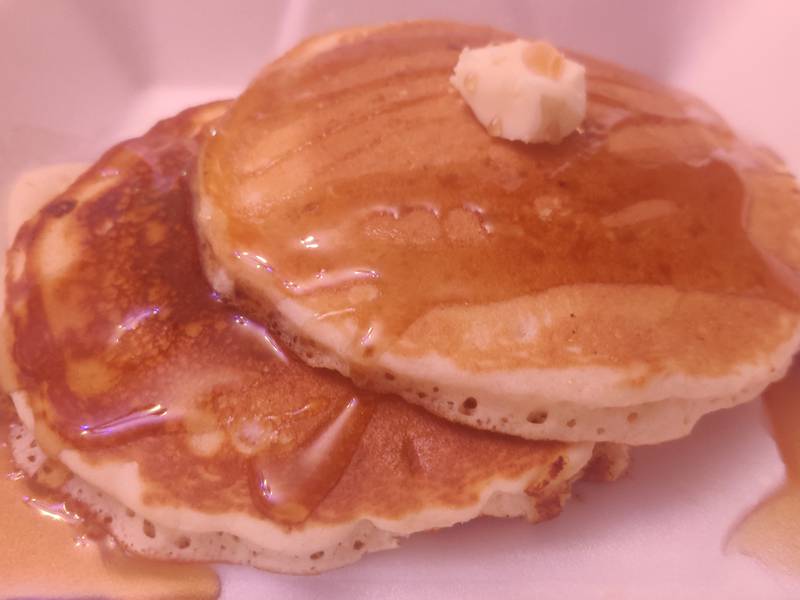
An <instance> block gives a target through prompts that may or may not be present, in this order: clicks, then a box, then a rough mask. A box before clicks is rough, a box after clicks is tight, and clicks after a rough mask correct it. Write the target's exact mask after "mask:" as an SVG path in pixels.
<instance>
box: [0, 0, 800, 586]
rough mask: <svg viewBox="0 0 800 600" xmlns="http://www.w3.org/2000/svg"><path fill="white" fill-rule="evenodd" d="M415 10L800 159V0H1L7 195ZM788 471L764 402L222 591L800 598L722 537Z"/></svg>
mask: <svg viewBox="0 0 800 600" xmlns="http://www.w3.org/2000/svg"><path fill="white" fill-rule="evenodd" d="M413 17H449V18H453V19H459V20H465V21H477V22H486V23H491V24H495V25H498V26H500V27H503V28H506V29H512V30H514V31H516V32H518V33H519V34H520V35H525V36H530V37H547V38H549V39H551V40H552V41H554V42H556V43H557V44H561V45H566V46H569V47H572V48H575V49H579V50H584V51H588V52H592V53H594V54H597V55H599V56H603V57H606V58H609V59H612V60H615V61H617V62H620V63H623V64H626V65H628V66H630V67H633V68H635V69H638V70H641V71H644V72H646V73H649V74H651V75H653V76H655V77H658V78H659V79H662V80H665V81H670V82H674V83H675V84H677V85H679V86H682V87H685V88H686V89H688V90H690V91H693V92H696V93H698V94H700V95H701V96H702V97H704V98H705V99H707V100H709V101H710V102H711V104H712V105H714V106H715V107H716V108H718V109H719V110H720V111H721V112H722V113H723V114H724V115H725V116H726V117H728V118H729V119H730V120H731V122H732V123H733V124H734V125H735V126H736V127H737V128H738V129H739V130H740V131H742V132H744V133H745V134H746V135H747V136H750V137H753V138H754V139H757V140H759V141H761V142H764V143H767V144H768V145H770V146H772V147H773V148H775V149H776V150H778V151H779V152H780V153H781V154H782V155H783V156H784V157H785V158H786V159H787V161H788V162H789V164H790V165H791V166H792V167H793V168H794V170H795V171H798V170H800V142H798V140H797V139H796V138H797V135H798V133H800V132H799V131H798V130H797V107H798V106H800V83H798V80H797V78H796V77H797V76H796V70H797V65H798V64H800V41H798V39H797V38H796V37H795V30H796V25H797V23H800V3H797V2H794V1H793V0H786V1H783V2H781V1H779V0H770V1H761V2H759V1H755V0H754V1H751V2H745V1H732V0H718V1H699V0H691V1H690V0H671V1H670V2H661V3H655V2H642V1H640V0H619V1H617V2H613V3H609V2H580V1H578V0H560V1H559V2H550V3H547V2H528V3H521V2H511V1H509V2H496V3H488V2H480V1H478V0H469V1H464V0H462V1H461V2H458V3H452V6H449V5H448V4H441V5H432V3H431V2H425V1H424V0H403V1H402V2H398V3H396V4H393V5H388V4H380V3H378V2H370V1H368V0H363V1H348V2H341V1H340V2H335V3H334V2H325V1H322V0H321V1H319V2H310V1H308V2H306V1H298V2H291V3H288V4H281V3H277V2H256V1H252V2H248V1H244V0H239V1H234V2H225V3H222V2H203V1H193V2H188V1H187V2H183V1H171V2H157V1H156V0H147V1H139V2H126V3H123V2H117V1H102V0H101V1H84V2H74V3H66V2H59V3H56V2H51V3H43V2H42V3H39V2H30V1H26V0H18V1H16V0H0V201H2V199H3V198H5V194H4V193H3V191H2V190H4V189H5V188H6V187H7V186H8V185H10V183H11V182H12V181H13V180H14V178H15V177H16V176H17V175H18V174H19V173H20V172H21V171H23V170H24V169H26V168H30V167H34V166H41V165H44V164H51V163H55V162H73V161H89V160H92V159H93V158H95V157H96V156H97V155H98V154H99V153H100V152H101V151H102V150H104V149H105V148H106V147H108V146H109V145H110V144H112V143H114V142H115V141H119V140H120V139H124V138H125V137H128V136H131V135H135V134H138V133H140V132H142V131H143V130H144V129H145V128H147V127H148V126H149V125H150V124H152V122H153V121H154V120H155V119H157V118H159V117H163V116H168V115H170V114H172V113H174V112H176V111H177V110H179V109H181V108H183V107H185V106H188V105H190V104H193V103H199V102H202V101H205V100H211V99H217V98H223V97H229V96H233V95H235V94H236V93H237V91H238V90H240V89H241V88H242V86H243V85H245V84H246V82H247V80H248V78H249V77H251V76H252V75H253V74H254V73H255V72H256V71H257V69H258V68H259V66H260V65H261V64H263V63H264V62H266V61H267V60H268V59H270V58H271V57H274V56H275V55H276V54H277V53H278V52H279V51H282V50H284V49H286V48H288V47H289V46H290V45H292V44H293V43H295V42H297V41H299V40H300V39H301V38H302V37H304V36H305V35H307V34H309V33H313V32H316V31H321V30H325V29H330V28H334V27H340V26H345V25H352V24H356V23H366V22H376V21H384V20H390V19H398V18H413ZM4 208H5V206H4V205H3V206H2V207H0V218H2V215H3V214H4V210H2V209H4ZM4 229H5V228H3V227H0V235H2V231H3V230H4ZM7 243H8V240H4V239H2V238H0V244H2V246H3V247H5V245H6V244H7ZM782 474H783V467H782V465H781V463H780V460H779V458H778V456H777V453H776V451H775V449H774V445H773V443H772V440H771V438H770V437H769V435H768V433H767V431H766V429H765V426H764V424H763V420H762V417H761V412H760V407H759V406H758V405H756V404H753V405H750V406H744V407H741V408H738V409H735V410H733V411H728V412H726V413H723V414H717V415H713V416H711V417H708V418H706V419H704V420H703V421H702V422H701V424H700V426H699V427H698V428H697V430H696V431H695V432H694V433H693V434H692V435H691V436H690V437H689V438H687V439H685V440H681V441H678V442H674V443H671V444H665V445H662V446H658V447H653V448H640V449H637V450H636V451H635V452H634V466H633V470H632V472H631V474H630V476H629V477H627V478H626V479H625V480H623V481H621V482H618V483H615V484H613V485H601V484H580V485H579V486H577V489H576V494H575V495H576V497H575V498H573V500H572V502H570V503H569V504H568V506H567V508H566V510H565V512H564V514H562V515H561V517H559V518H558V519H556V520H554V521H551V522H548V523H544V524H541V525H538V526H535V527H532V526H529V525H527V524H525V523H522V522H519V521H501V520H493V519H483V520H480V521H478V522H474V523H470V524H468V525H465V526H461V527H456V528H453V529H451V530H448V531H443V532H438V533H433V534H422V535H418V536H416V537H413V538H411V539H409V540H408V541H407V542H406V543H404V544H403V545H402V547H401V548H400V549H399V550H395V551H391V552H386V553H381V554H376V555H372V556H368V557H367V558H365V559H364V560H362V561H361V562H360V563H358V564H356V565H353V566H351V567H348V568H345V569H342V570H340V571H336V572H332V573H328V574H325V575H321V576H318V577H308V578H301V577H286V576H277V575H270V574H267V573H260V572H257V571H254V570H251V569H245V568H236V567H221V568H220V573H221V576H222V581H223V598H230V599H233V598H236V599H247V598H272V597H274V598H282V599H283V600H289V599H292V598H306V597H316V596H325V597H326V598H332V599H335V598H347V600H356V599H358V598H362V597H364V598H365V597H370V598H371V597H383V598H421V599H424V598H449V597H452V598H484V597H508V598H517V597H518V598H533V597H535V598H542V599H547V598H557V597H558V598H564V597H567V598H576V597H580V598H598V599H600V598H603V599H612V598H613V599H617V598H641V597H646V598H662V597H663V598H675V597H681V598H682V597H687V598H695V597H698V598H699V597H705V598H755V597H758V598H787V599H788V598H798V597H800V578H793V577H790V576H786V575H783V574H780V573H777V572H774V571H770V570H768V569H766V568H764V567H762V566H761V565H760V564H759V563H757V562H755V561H754V560H752V559H749V558H747V557H743V556H739V555H736V554H726V553H725V552H724V542H725V538H726V536H727V534H728V532H729V530H730V528H731V527H732V526H733V525H734V524H735V523H736V521H737V520H738V519H739V518H741V517H742V516H743V515H744V514H745V513H746V512H747V510H748V509H749V508H750V507H752V506H753V505H754V504H755V503H756V502H757V501H758V500H759V499H760V498H761V497H763V496H764V495H766V494H767V493H768V492H769V491H770V490H772V489H773V488H774V487H776V486H777V485H778V483H779V482H780V481H781V478H782ZM0 593H1V592H0Z"/></svg>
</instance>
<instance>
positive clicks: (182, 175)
mask: <svg viewBox="0 0 800 600" xmlns="http://www.w3.org/2000/svg"><path fill="white" fill-rule="evenodd" d="M203 110H204V109H203V108H199V109H196V110H195V111H189V112H187V113H184V114H182V115H179V116H178V117H176V118H173V119H170V120H167V121H165V122H163V123H162V124H160V125H159V126H157V127H156V128H154V129H153V130H152V131H151V132H149V133H148V134H147V135H146V136H144V137H143V138H140V139H137V140H132V141H130V142H126V143H124V144H122V145H121V146H119V147H117V148H115V149H113V150H112V151H110V152H109V153H108V154H107V155H106V156H105V157H103V158H102V159H101V160H100V161H99V162H98V163H97V164H96V165H95V166H94V167H92V169H90V170H89V171H88V172H87V175H86V176H85V177H84V178H83V179H82V180H81V181H79V182H78V183H77V184H76V185H74V186H72V187H71V188H70V189H68V190H67V191H66V192H65V193H64V194H62V195H61V196H59V197H57V198H55V199H54V200H53V201H52V202H51V203H50V204H49V205H48V206H47V207H45V209H44V210H43V211H42V212H41V213H40V214H39V215H38V216H37V217H36V218H35V219H34V220H32V221H30V222H29V223H28V224H27V225H26V226H25V227H23V229H22V230H21V232H20V233H19V235H18V237H17V240H16V242H15V245H14V247H13V248H12V250H11V254H10V261H11V263H12V264H17V260H16V259H17V258H18V257H19V256H25V257H26V258H27V260H26V261H25V269H24V270H23V272H22V274H21V276H20V277H18V278H14V277H10V278H9V285H8V292H9V293H8V308H9V310H8V315H9V317H10V320H11V330H12V338H13V341H14V343H13V347H12V348H11V350H12V355H13V358H14V363H15V366H16V368H17V371H18V373H17V375H18V379H19V383H20V387H21V389H23V390H24V391H25V392H27V396H28V398H29V400H30V402H31V404H32V407H33V410H34V413H35V416H36V420H37V431H36V435H37V440H38V441H39V444H40V446H41V447H42V448H43V449H44V450H45V451H46V452H47V453H49V454H50V455H54V454H56V453H58V452H59V451H60V450H61V449H62V447H63V446H64V445H67V446H73V447H76V448H78V449H80V450H82V457H83V458H84V460H87V461H90V462H94V463H103V462H104V461H117V462H130V461H135V462H137V463H138V465H139V472H140V475H141V477H142V478H143V480H144V483H145V489H146V494H145V496H146V498H147V501H148V502H152V503H153V504H167V505H170V506H186V507H189V508H192V509H194V510H197V511H202V512H205V513H207V514H216V513H220V512H236V511H238V512H241V513H243V514H245V515H248V516H252V517H254V518H255V519H270V520H272V521H273V522H275V523H277V524H279V525H281V526H282V527H284V528H285V529H291V528H295V527H304V526H307V525H309V524H317V523H319V522H322V523H334V524H340V523H342V522H349V520H350V519H362V518H363V515H364V514H369V515H378V516H383V517H385V518H387V519H401V518H403V517H404V516H405V515H407V514H408V513H409V512H410V511H417V510H422V509H424V508H426V507H428V506H429V505H431V504H434V505H440V504H442V503H445V504H446V505H453V506H458V507H460V506H464V505H465V504H468V503H470V502H472V501H473V500H474V498H476V497H478V494H479V493H480V492H481V490H482V486H483V485H485V483H486V482H487V481H489V480H493V479H494V478H499V477H504V478H508V479H514V478H517V477H520V476H521V475H523V474H525V473H528V472H530V471H531V470H532V469H535V468H539V467H540V466H542V465H549V464H551V463H552V462H559V460H560V459H561V456H562V453H565V452H567V451H568V448H567V447H566V446H565V445H564V444H559V443H554V442H531V441H527V440H523V439H519V438H514V437H510V436H503V435H497V434H492V433H488V432H483V431H478V430H475V429H471V428H465V427H461V426H458V425H454V424H452V423H450V422H447V421H445V420H442V419H439V418H437V417H434V416H433V415H430V414H429V413H427V412H425V411H423V410H422V409H419V408H416V407H413V406H411V405H409V404H407V403H405V402H402V401H400V400H398V399H397V398H395V397H390V396H380V395H375V394H371V393H370V392H366V391H362V390H359V389H357V388H356V387H354V386H353V385H352V383H351V382H350V381H348V380H347V379H345V378H343V377H341V376H339V375H338V374H335V373H332V372H330V371H326V370H319V369H311V368H310V367H308V366H306V365H305V364H304V363H301V362H300V361H298V360H297V359H295V358H294V357H293V356H292V355H291V354H289V353H288V352H287V351H285V350H284V349H282V348H281V346H280V344H279V343H278V342H277V341H276V340H275V339H273V337H272V336H271V334H270V332H269V330H268V329H267V328H265V327H264V326H262V325H260V324H259V323H258V322H256V321H254V320H252V319H251V318H249V317H248V316H247V314H246V313H245V312H243V309H242V307H241V306H236V305H233V304H231V303H228V302H225V301H223V300H222V299H221V298H220V297H219V296H218V295H217V294H216V293H214V292H213V291H212V290H211V288H210V286H209V285H208V283H207V282H206V280H205V277H204V274H203V272H202V269H201V262H200V256H199V251H198V240H197V238H196V236H195V233H194V228H193V223H192V218H191V206H190V204H191V194H190V190H189V186H188V177H187V176H186V173H187V170H188V169H189V168H190V167H191V164H192V160H193V156H194V155H195V153H196V151H197V146H196V140H194V138H193V137H192V136H193V135H194V134H193V133H191V132H193V131H194V127H193V126H192V123H193V121H194V120H196V119H197V118H198V117H197V115H198V112H199V114H202V111H203ZM107 172H115V173H116V174H117V175H115V176H114V177H118V178H116V179H113V180H112V181H111V182H110V183H109V184H108V185H107V186H106V187H105V188H103V189H99V188H98V187H97V185H98V182H103V181H104V179H103V173H107ZM87 189H88V190H89V191H90V192H91V193H89V194H88V198H85V197H84V196H85V195H86V194H87V191H86V190H87ZM78 198H81V199H82V200H81V202H77V201H76V200H77V199H78ZM58 227H63V228H65V229H66V233H65V234H64V235H65V241H64V243H63V244H59V245H58V246H57V248H58V252H59V253H63V252H65V251H66V250H67V249H69V248H72V247H75V246H76V245H78V244H79V246H80V249H81V250H80V252H79V253H78V254H77V259H76V260H75V262H74V263H72V264H70V265H69V266H68V267H65V268H64V269H63V270H62V271H61V272H60V273H59V274H58V276H52V275H45V274H44V273H43V272H42V270H43V269H45V268H46V267H47V265H50V264H51V263H52V261H53V260H55V259H56V258H58V257H57V256H53V255H52V254H51V253H50V252H49V251H48V250H49V249H51V248H52V247H53V246H52V245H51V244H49V243H48V242H47V240H48V239H49V236H50V235H52V234H53V232H54V231H56V230H57V228H58ZM73 236H74V237H73ZM40 424H43V425H42V426H41V427H40V426H39V425H40ZM49 432H50V433H49ZM53 432H54V433H55V434H56V435H53ZM559 464H561V465H562V466H563V460H561V462H560V463H559ZM537 472H538V471H537Z"/></svg>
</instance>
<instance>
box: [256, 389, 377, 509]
mask: <svg viewBox="0 0 800 600" xmlns="http://www.w3.org/2000/svg"><path fill="white" fill-rule="evenodd" d="M373 409H374V405H373V404H372V403H369V402H364V401H362V400H359V399H358V398H355V397H354V398H353V399H352V400H350V401H349V402H348V403H347V404H346V405H345V406H344V408H343V409H342V410H341V412H340V413H339V414H338V415H337V416H336V417H335V418H334V419H333V420H332V421H330V422H329V423H326V424H324V425H323V426H322V427H321V428H320V429H319V430H318V431H317V432H315V433H314V434H313V435H312V437H311V439H310V440H309V441H308V442H307V443H306V444H304V445H303V446H301V447H299V448H291V449H290V450H289V451H287V452H284V453H283V454H282V455H275V454H271V453H270V454H260V455H258V456H256V457H255V458H254V459H253V461H252V463H251V490H252V491H253V496H254V499H255V500H256V502H257V503H258V504H259V506H260V507H261V510H262V511H263V512H264V513H265V514H266V515H268V516H269V517H270V518H272V519H275V520H276V521H281V522H283V523H287V524H294V525H296V524H299V523H302V522H303V521H305V520H306V519H307V518H308V517H309V516H310V515H311V513H312V512H313V511H314V509H315V508H316V507H317V506H318V505H319V503H320V502H322V500H323V499H324V498H325V496H326V495H327V494H328V493H329V492H330V491H331V490H332V489H333V487H334V486H335V485H336V483H337V482H338V481H339V479H341V477H342V475H343V473H344V470H345V469H346V468H347V467H348V465H349V464H350V461H351V459H352V458H353V454H354V453H355V451H356V449H357V448H358V444H359V443H360V441H361V436H362V435H363V433H364V430H365V429H366V427H367V425H368V424H369V420H370V418H371V417H372V411H373Z"/></svg>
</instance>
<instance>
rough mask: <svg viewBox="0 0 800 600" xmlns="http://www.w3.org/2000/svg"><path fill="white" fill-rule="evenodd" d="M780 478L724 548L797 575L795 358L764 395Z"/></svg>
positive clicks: (799, 489) (799, 485) (799, 425)
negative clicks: (783, 477)
mask: <svg viewBox="0 0 800 600" xmlns="http://www.w3.org/2000/svg"><path fill="white" fill-rule="evenodd" d="M764 408H765V410H766V413H767V417H768V419H769V424H770V426H771V429H772V435H773V437H774V438H775V444H776V446H777V447H778V451H779V452H780V456H781V459H782V460H783V464H784V465H785V467H786V481H785V482H784V483H783V484H782V485H781V486H780V487H779V488H778V489H777V490H776V491H775V492H773V493H772V494H771V495H770V496H769V497H768V498H766V499H765V500H763V501H762V502H761V503H760V504H759V505H758V506H757V507H756V508H755V509H753V511H752V512H750V514H748V515H747V516H746V517H745V518H744V519H743V520H742V522H741V523H739V524H738V525H737V526H736V528H735V529H734V531H733V533H732V535H731V536H730V538H729V540H728V544H727V546H728V548H730V549H732V550H737V551H739V552H741V553H743V554H746V555H748V556H753V557H754V558H756V559H758V560H760V561H761V562H763V563H764V564H766V565H768V566H770V567H775V568H778V569H781V570H784V571H788V572H790V573H793V574H795V575H800V359H797V360H795V363H794V365H793V366H792V368H791V369H790V371H789V373H788V374H787V376H786V377H785V378H784V379H782V380H781V381H778V382H777V383H773V384H772V385H771V386H770V387H769V388H767V390H766V392H765V393H764Z"/></svg>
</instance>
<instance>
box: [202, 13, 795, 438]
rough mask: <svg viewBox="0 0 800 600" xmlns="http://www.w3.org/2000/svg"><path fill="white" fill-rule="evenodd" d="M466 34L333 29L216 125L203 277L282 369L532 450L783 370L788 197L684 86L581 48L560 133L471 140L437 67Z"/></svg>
mask: <svg viewBox="0 0 800 600" xmlns="http://www.w3.org/2000/svg"><path fill="white" fill-rule="evenodd" d="M511 38H513V36H511V35H510V34H507V33H503V32H499V31H496V30H493V29H489V28H485V27H473V26H466V25H459V24H454V23H427V22H415V23H402V24H394V25H386V26H380V27H374V28H366V29H359V30H350V31H344V32H336V33H332V34H329V35H326V36H322V37H319V38H315V39H312V40H310V41H308V42H305V43H303V44H301V45H300V46H298V47H297V48H295V49H294V50H292V51H291V52H289V53H288V54H287V55H285V56H283V57H282V58H280V59H278V60H277V61H275V62H274V63H273V64H271V65H269V66H267V67H266V68H265V69H264V70H263V71H262V72H261V73H260V74H259V76H258V77H257V78H256V79H255V80H254V81H253V82H252V83H251V85H250V86H249V87H248V89H247V90H246V91H245V92H244V93H243V94H242V95H241V96H240V97H239V98H238V99H237V100H236V101H235V102H234V104H233V105H232V107H231V109H230V110H229V111H228V112H227V113H226V115H225V117H224V118H223V119H222V121H221V122H220V123H219V125H218V126H217V127H216V128H215V135H214V136H213V137H211V138H210V139H209V140H208V143H207V144H206V146H205V148H204V150H203V152H202V155H201V161H200V168H199V170H198V177H197V188H198V204H197V212H196V219H197V223H198V227H199V232H200V235H201V237H202V239H203V240H204V242H205V244H206V256H205V260H206V263H207V269H208V273H209V278H210V280H211V281H212V283H213V284H214V286H215V287H216V289H218V290H219V291H220V292H221V293H223V294H225V295H227V296H230V297H245V298H248V299H249V300H250V301H252V302H254V303H255V304H257V305H258V310H260V312H261V313H262V314H265V315H270V319H271V320H272V322H273V325H274V327H275V328H276V329H278V330H279V331H280V335H281V336H282V338H283V339H284V340H285V341H286V342H287V343H288V344H290V345H291V346H292V347H293V348H294V349H295V350H296V351H297V352H298V354H299V356H300V357H301V358H303V359H304V360H306V361H307V362H308V363H310V364H312V365H316V366H326V367H329V368H332V369H336V370H338V371H339V372H341V373H343V374H345V375H347V376H349V377H352V378H353V379H354V380H356V381H357V382H358V383H359V384H360V385H364V386H368V387H370V388H372V389H375V390H379V391H387V392H394V393H397V394H400V395H402V396H403V397H404V398H405V399H406V400H409V401H411V402H414V403H416V404H419V405H421V406H424V407H425V408H427V409H428V410H431V411H433V412H434V413H437V414H439V415H441V416H444V417H445V418H447V419H449V420H452V421H457V422H460V423H464V424H468V425H472V426H475V427H478V428H483V429H492V430H498V431H503V432H506V433H511V434H515V435H519V436H523V437H527V438H532V439H548V438H549V439H561V440H611V441H620V442H627V443H632V444H643V443H655V442H659V441H663V440H667V439H671V438H675V437H678V436H681V435H685V434H686V433H688V432H689V431H690V429H691V428H692V426H693V425H694V424H695V423H696V421H697V420H698V419H699V418H700V417H701V416H702V415H703V414H705V413H707V412H710V411H713V410H716V409H719V408H724V407H729V406H732V405H734V404H737V403H740V402H743V401H746V400H750V399H752V398H754V397H755V396H756V395H758V394H759V393H760V392H761V391H762V390H763V389H764V387H765V386H766V385H767V384H768V383H769V382H771V381H774V380H776V379H778V378H780V377H781V376H782V374H783V373H784V372H785V370H786V368H787V366H788V364H789V361H790V359H791V357H792V354H793V353H794V352H795V350H796V349H797V347H798V343H799V341H800V328H799V326H798V325H799V322H798V309H800V303H799V302H798V296H797V290H798V289H799V288H798V281H797V277H796V271H795V270H796V269H797V268H798V267H800V241H799V240H800V238H798V236H797V235H796V232H797V230H798V227H799V226H800V202H799V201H798V200H800V195H798V190H797V187H796V184H795V182H794V180H793V179H792V177H791V176H790V175H789V174H788V173H786V171H785V169H784V168H783V166H782V165H781V163H780V161H779V160H777V159H776V158H775V157H774V156H772V155H770V154H769V153H768V152H765V151H763V150H759V149H756V148H753V147H751V146H748V145H747V144H745V143H743V142H742V141H740V140H739V139H738V138H737V137H736V136H735V135H734V133H733V132H732V131H731V130H730V129H729V128H728V126H727V125H726V124H725V123H724V122H723V121H722V120H721V119H720V118H719V117H718V116H717V115H716V114H714V113H713V111H711V110H710V109H708V108H707V107H706V106H705V105H703V104H702V103H701V102H700V101H698V100H696V99H694V98H692V97H690V96H688V95H686V94H683V93H680V92H676V91H674V90H671V89H668V88H666V87H665V86H662V85H659V84H657V83H655V82H653V81H651V80H649V79H647V78H645V77H643V76H640V75H636V74H633V73H630V72H628V71H625V70H624V69H622V68H620V67H617V66H614V65H610V64H607V63H603V62H600V61H597V60H595V59H592V58H590V57H586V56H578V55H573V58H575V59H576V60H578V61H580V62H582V63H583V64H584V65H585V66H586V70H587V89H588V111H587V117H586V120H585V122H584V123H583V126H582V128H581V129H580V130H579V131H576V132H574V133H573V134H572V135H570V136H569V137H567V138H566V139H565V140H564V141H562V142H561V143H559V144H557V145H550V144H534V145H531V144H527V145H526V144H523V143H519V142H509V141H506V140H503V139H499V138H495V137H492V136H490V135H489V134H488V133H487V131H486V130H485V129H484V128H483V127H482V126H481V125H480V123H479V122H478V121H477V120H476V119H475V118H474V117H473V115H472V113H471V112H470V110H469V108H468V107H467V106H466V105H465V104H464V102H463V101H462V99H461V97H460V96H459V94H458V93H457V92H456V91H455V90H454V89H453V88H452V87H451V86H450V83H449V76H450V73H451V72H452V69H453V67H454V65H455V64H456V61H457V58H458V55H459V53H460V52H461V51H462V49H463V48H465V47H479V46H484V45H486V44H489V43H492V42H497V41H503V40H508V39H511Z"/></svg>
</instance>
